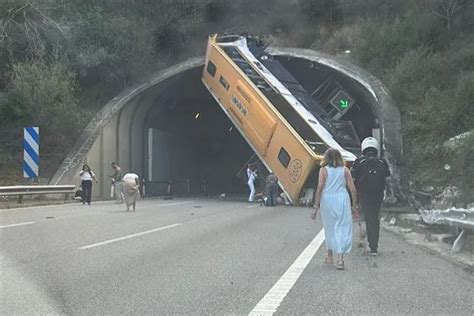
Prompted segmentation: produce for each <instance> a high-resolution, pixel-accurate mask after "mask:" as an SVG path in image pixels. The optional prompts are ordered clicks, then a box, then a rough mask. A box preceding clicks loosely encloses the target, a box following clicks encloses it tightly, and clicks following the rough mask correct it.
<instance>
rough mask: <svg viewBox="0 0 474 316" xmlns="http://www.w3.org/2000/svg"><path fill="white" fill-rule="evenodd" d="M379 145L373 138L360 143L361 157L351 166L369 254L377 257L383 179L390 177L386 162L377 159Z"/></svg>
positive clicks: (383, 187) (383, 188)
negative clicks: (365, 229) (365, 230)
mask: <svg viewBox="0 0 474 316" xmlns="http://www.w3.org/2000/svg"><path fill="white" fill-rule="evenodd" d="M378 148H379V144H378V141H377V139H375V138H374V137H367V138H366V139H364V141H363V142H362V146H361V149H362V156H361V157H359V158H357V159H356V161H355V162H354V165H353V166H352V176H353V178H354V182H355V185H356V188H357V193H358V196H359V203H360V207H361V212H362V216H363V217H364V218H365V224H366V228H367V239H368V241H369V248H370V254H371V255H372V256H376V255H377V250H378V249H377V248H378V243H379V231H380V218H379V216H380V208H381V206H382V202H383V197H384V191H385V179H386V177H388V176H390V169H389V168H388V164H387V161H386V160H385V159H383V158H379V157H378Z"/></svg>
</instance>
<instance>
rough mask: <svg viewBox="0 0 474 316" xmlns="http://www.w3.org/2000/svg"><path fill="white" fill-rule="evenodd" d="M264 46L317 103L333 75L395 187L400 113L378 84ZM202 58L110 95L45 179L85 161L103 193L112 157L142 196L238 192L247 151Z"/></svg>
mask: <svg viewBox="0 0 474 316" xmlns="http://www.w3.org/2000/svg"><path fill="white" fill-rule="evenodd" d="M269 52H270V54H272V55H273V56H274V57H275V58H276V59H278V60H279V61H280V62H281V63H282V64H283V66H284V67H285V68H286V69H287V70H288V71H289V72H290V73H291V74H292V75H293V76H294V77H295V78H296V79H297V81H298V82H299V83H300V84H301V85H302V86H303V87H304V88H305V90H307V91H308V92H309V93H310V94H312V97H313V98H314V99H316V101H317V102H319V103H324V102H326V103H327V102H328V100H329V99H330V98H329V95H330V94H328V93H326V92H328V91H330V90H331V87H332V88H334V82H337V85H339V86H340V87H341V88H342V89H343V90H344V91H345V92H347V93H348V95H349V96H350V98H351V99H352V100H353V106H352V107H351V108H350V109H349V110H348V111H346V112H345V113H344V114H343V117H340V118H339V119H341V120H350V121H351V122H352V124H353V125H354V129H355V130H356V133H357V136H358V137H359V138H360V139H362V138H364V137H366V136H369V135H373V136H376V137H377V138H379V139H380V140H381V143H382V144H383V145H382V149H386V150H387V152H386V154H385V157H386V158H387V159H388V161H389V164H390V166H391V169H392V182H393V183H392V184H391V185H392V187H393V188H395V190H398V188H399V185H400V173H399V170H398V168H397V166H398V165H397V162H398V161H400V159H401V153H402V151H401V139H400V136H399V135H400V116H399V112H398V109H397V108H396V106H394V105H393V103H392V102H391V100H390V98H389V96H388V95H387V92H386V90H385V88H384V87H383V85H382V84H381V83H380V82H379V81H378V80H377V79H376V78H374V77H373V76H371V75H370V74H368V73H366V72H364V71H363V70H362V69H359V68H357V67H355V66H352V65H349V64H344V65H342V64H339V63H338V62H336V61H334V60H332V59H330V58H327V57H323V56H321V55H318V53H317V52H314V51H307V50H299V49H287V50H284V49H272V48H270V49H269ZM203 63H204V58H202V57H196V58H191V59H189V60H186V61H184V62H182V63H180V64H177V65H174V66H172V67H169V68H167V69H165V70H162V71H160V72H158V73H157V74H155V75H154V76H152V77H151V78H149V79H148V80H146V81H144V82H143V83H141V84H139V85H137V86H133V87H130V88H128V89H126V90H124V91H123V92H122V93H120V94H119V95H117V96H116V97H114V98H113V99H111V100H110V101H109V102H108V103H107V104H106V105H104V107H103V108H102V110H101V111H100V112H98V113H97V114H96V116H95V118H94V119H93V120H91V121H90V123H89V124H88V126H87V127H86V128H85V129H84V130H83V132H82V134H81V136H80V138H79V139H78V141H77V142H76V144H75V145H74V147H73V148H72V149H71V151H70V153H69V154H68V155H67V157H66V158H65V159H64V161H63V163H62V165H61V166H60V168H59V169H58V171H57V172H56V174H55V175H54V177H53V178H52V179H51V181H50V183H53V184H71V183H78V182H79V179H78V173H79V169H80V168H81V166H82V164H83V163H86V162H87V163H88V164H89V165H90V166H91V168H92V169H93V170H94V171H95V173H96V175H97V176H98V178H99V179H100V181H99V184H98V185H95V186H94V187H93V195H94V196H95V197H101V198H108V197H110V180H109V179H108V175H110V174H111V173H112V170H111V166H110V163H111V162H112V161H116V162H118V163H119V165H120V166H121V168H122V170H123V172H124V173H127V172H134V173H137V174H138V175H139V176H142V177H144V178H145V179H146V180H147V189H146V191H147V195H165V194H167V193H168V188H169V183H170V182H171V193H173V194H188V193H189V194H203V193H205V194H210V195H214V194H220V193H226V194H228V195H229V194H231V195H232V194H239V195H241V196H242V197H243V196H245V195H246V194H247V192H248V188H247V185H246V179H245V170H242V171H243V172H241V174H242V177H240V178H239V177H238V176H237V174H238V172H239V171H241V169H242V168H245V165H246V162H247V161H248V160H249V159H250V158H251V157H252V156H253V154H254V153H253V151H252V149H251V148H250V146H249V145H248V144H247V142H246V141H245V140H244V138H243V137H242V136H241V135H240V133H239V131H238V130H237V129H236V128H235V127H233V125H232V123H231V121H230V120H229V119H228V118H227V116H226V114H225V113H224V112H223V111H222V110H221V108H220V106H219V105H218V104H217V102H216V101H215V100H214V99H213V97H212V96H211V95H210V93H209V92H208V90H207V89H206V88H205V86H204V85H203V83H202V81H201V74H202V70H203ZM328 87H329V88H328ZM318 89H319V90H318ZM329 101H330V100H329ZM255 160H257V158H255V157H254V161H255ZM262 171H263V172H262V174H263V173H264V171H265V170H263V169H262ZM315 177H316V176H315ZM260 190H261V188H260Z"/></svg>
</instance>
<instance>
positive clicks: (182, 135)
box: [147, 68, 253, 194]
mask: <svg viewBox="0 0 474 316" xmlns="http://www.w3.org/2000/svg"><path fill="white" fill-rule="evenodd" d="M201 73H202V68H195V69H192V70H188V71H186V72H185V73H182V74H180V75H179V76H178V78H175V79H174V80H175V83H174V84H173V85H171V86H170V87H169V88H168V89H167V90H166V91H165V93H163V94H162V95H161V96H160V98H159V100H158V101H157V103H159V104H157V106H155V107H154V110H153V112H152V113H150V116H149V117H148V120H147V129H148V128H153V129H156V130H158V131H157V132H158V133H159V134H161V135H162V137H161V141H160V144H161V146H163V147H167V148H168V150H167V151H168V154H169V156H170V157H163V152H164V151H159V152H161V153H162V155H161V156H159V157H160V158H161V159H160V160H161V161H162V162H161V163H154V164H155V165H157V166H158V168H160V167H161V169H162V170H163V169H164V170H166V171H165V172H158V173H157V174H156V176H157V178H156V179H153V180H156V181H155V182H157V183H156V185H155V188H156V189H155V190H159V191H163V190H165V186H164V185H163V184H162V183H161V182H167V181H168V179H169V180H171V181H172V190H173V191H174V193H185V191H186V190H188V188H187V187H186V186H187V185H188V184H187V180H188V179H189V181H190V183H189V186H190V188H189V190H190V193H193V194H196V193H208V194H220V193H226V194H234V193H243V192H245V190H246V183H245V181H246V180H245V178H244V177H243V176H244V173H243V172H242V171H241V169H242V168H244V167H245V165H246V162H247V161H248V160H249V159H250V158H251V157H252V156H253V151H252V149H251V148H250V146H249V145H248V144H247V142H246V141H245V140H244V138H243V137H242V136H241V135H240V133H239V131H238V130H237V129H236V128H235V127H234V126H233V124H232V123H231V121H230V120H229V118H228V117H227V116H226V114H225V113H224V111H222V110H221V108H220V107H219V105H218V104H217V102H216V101H215V100H214V99H213V97H212V96H211V94H210V93H209V92H208V91H207V89H206V88H205V86H204V85H203V84H202V82H201ZM157 158H158V157H157ZM239 171H241V172H240V173H239ZM243 171H245V170H243ZM160 183H161V184H160ZM157 193H160V192H157ZM161 193H162V192H161Z"/></svg>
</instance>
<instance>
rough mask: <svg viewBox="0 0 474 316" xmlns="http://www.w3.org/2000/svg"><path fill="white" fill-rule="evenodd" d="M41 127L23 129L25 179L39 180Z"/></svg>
mask: <svg viewBox="0 0 474 316" xmlns="http://www.w3.org/2000/svg"><path fill="white" fill-rule="evenodd" d="M39 163H40V156H39V127H25V128H24V129H23V178H28V179H31V180H32V181H33V180H34V179H37V178H38V176H39Z"/></svg>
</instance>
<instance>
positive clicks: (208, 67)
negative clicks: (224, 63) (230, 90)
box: [206, 60, 217, 77]
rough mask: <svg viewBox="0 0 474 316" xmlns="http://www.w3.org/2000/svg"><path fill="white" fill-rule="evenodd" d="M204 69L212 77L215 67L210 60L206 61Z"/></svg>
mask: <svg viewBox="0 0 474 316" xmlns="http://www.w3.org/2000/svg"><path fill="white" fill-rule="evenodd" d="M206 70H207V72H208V73H209V74H210V75H211V76H212V77H214V76H215V75H216V71H217V67H216V65H214V63H213V62H212V61H210V60H209V61H208V62H207V67H206Z"/></svg>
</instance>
